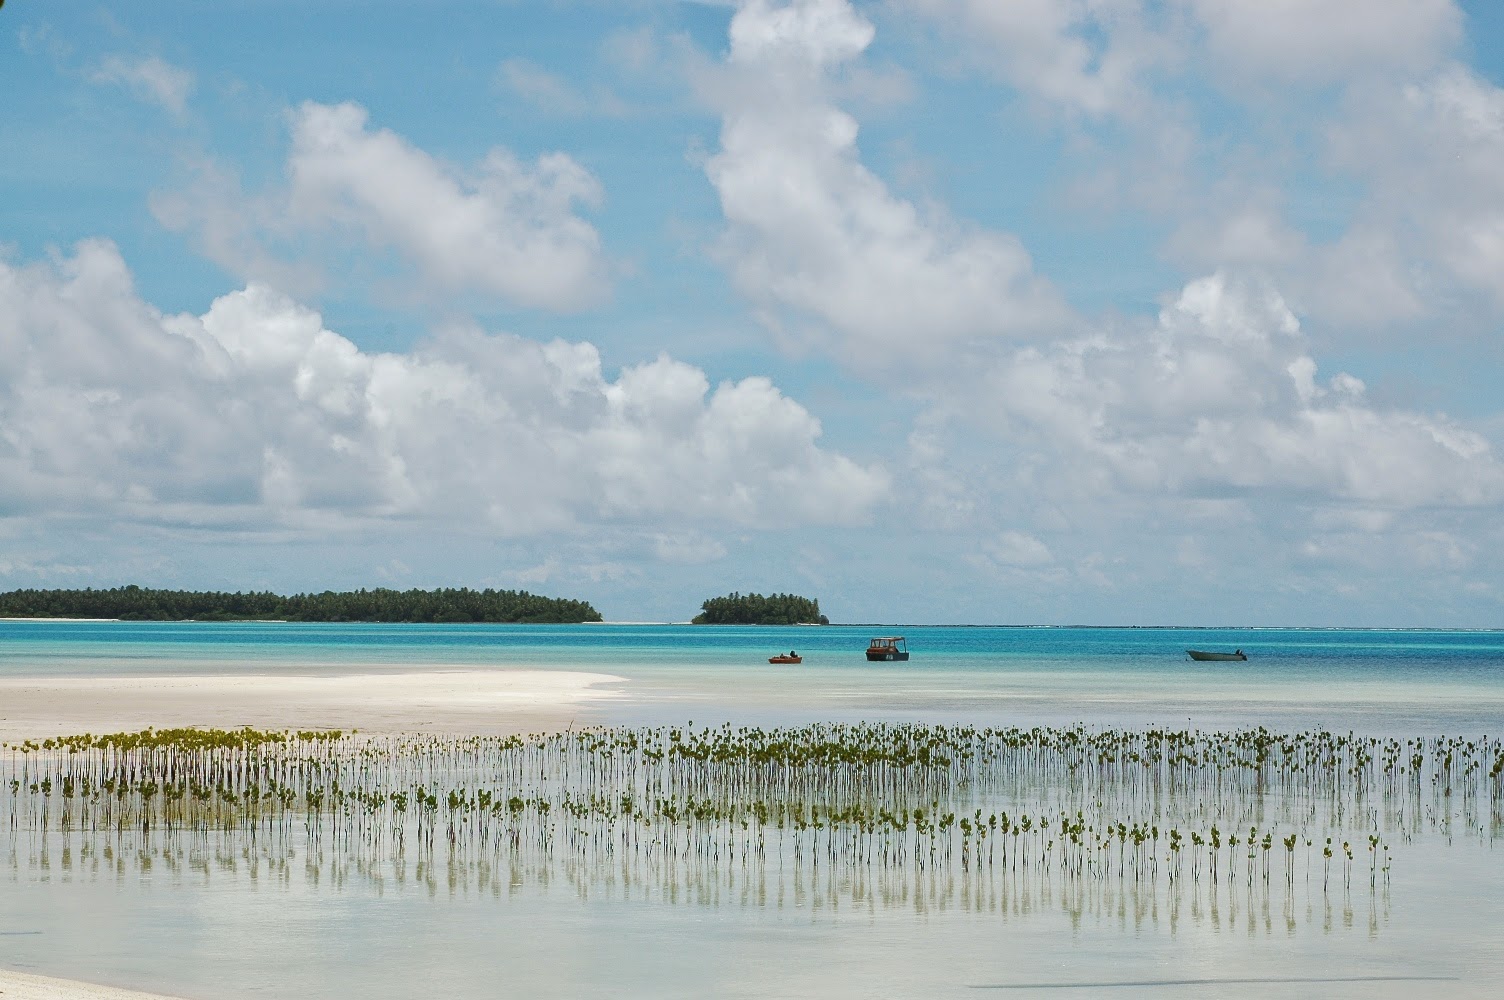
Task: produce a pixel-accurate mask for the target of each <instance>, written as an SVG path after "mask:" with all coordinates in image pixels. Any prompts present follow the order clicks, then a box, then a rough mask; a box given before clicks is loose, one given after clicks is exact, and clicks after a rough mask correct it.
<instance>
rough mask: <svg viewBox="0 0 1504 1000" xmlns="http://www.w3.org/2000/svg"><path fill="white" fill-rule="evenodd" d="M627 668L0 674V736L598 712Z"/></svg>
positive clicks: (462, 724) (442, 723)
mask: <svg viewBox="0 0 1504 1000" xmlns="http://www.w3.org/2000/svg"><path fill="white" fill-rule="evenodd" d="M622 683H624V681H623V678H620V677H615V676H612V675H610V674H595V673H587V672H583V671H555V670H442V669H430V670H425V671H423V672H421V673H416V672H408V673H373V674H347V675H341V676H288V675H277V674H253V675H236V676H225V675H222V674H221V675H212V674H202V675H193V674H173V675H167V676H161V675H158V676H152V675H143V676H136V677H55V678H48V677H36V676H32V677H13V678H0V742H3V743H18V742H20V741H22V740H26V739H43V738H46V737H49V736H61V735H68V734H74V733H86V732H87V733H111V732H122V731H131V730H137V729H145V728H146V727H148V726H152V727H155V728H158V729H164V728H171V727H178V726H198V727H214V728H220V729H231V728H238V727H240V726H254V727H255V728H257V729H342V730H346V731H348V730H351V729H356V730H359V731H360V732H362V733H373V734H374V733H398V732H401V733H472V734H476V735H492V734H509V733H523V732H534V731H540V730H546V729H563V728H565V727H567V726H569V725H570V724H571V723H574V724H576V725H588V724H591V723H592V722H594V721H596V716H595V710H594V706H596V705H598V704H600V703H603V702H606V701H610V700H613V699H616V698H620V697H621V696H622V694H621V690H620V685H621V684H622Z"/></svg>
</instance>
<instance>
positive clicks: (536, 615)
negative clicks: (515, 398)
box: [0, 585, 601, 625]
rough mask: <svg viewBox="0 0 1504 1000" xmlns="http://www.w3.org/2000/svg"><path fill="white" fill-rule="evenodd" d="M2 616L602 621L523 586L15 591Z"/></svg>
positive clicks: (0, 609) (582, 605)
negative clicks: (283, 591)
mask: <svg viewBox="0 0 1504 1000" xmlns="http://www.w3.org/2000/svg"><path fill="white" fill-rule="evenodd" d="M0 617H4V618H118V619H120V620H122V621H255V620H281V621H296V622H393V623H397V622H402V623H409V622H411V623H424V622H430V623H432V622H492V623H498V624H554V625H565V624H574V623H577V622H598V621H600V620H601V615H600V612H599V611H596V610H595V608H593V607H591V606H590V605H589V604H588V603H587V602H585V601H572V600H567V599H563V598H556V597H540V596H538V595H536V594H530V593H528V592H527V591H525V590H491V589H486V590H471V589H470V588H468V587H460V588H458V589H453V588H444V589H439V590H387V589H383V588H378V589H375V590H354V591H345V592H335V591H328V590H326V591H324V592H323V593H321V594H295V595H293V596H292V597H283V596H281V595H279V594H273V593H271V592H269V591H268V592H260V593H258V592H250V593H244V594H242V593H240V592H239V591H237V592H235V593H233V594H227V593H221V592H218V591H191V590H153V589H150V588H146V587H138V586H135V585H131V586H128V587H113V588H110V589H107V590H94V589H92V588H89V589H85V590H12V591H10V592H8V593H3V594H0Z"/></svg>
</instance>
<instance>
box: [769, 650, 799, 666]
mask: <svg viewBox="0 0 1504 1000" xmlns="http://www.w3.org/2000/svg"><path fill="white" fill-rule="evenodd" d="M768 662H769V663H803V662H804V657H802V656H800V655H799V654H798V653H796V652H794V651H793V650H792V649H791V650H789V651H788V652H787V653H779V654H778V655H777V656H770V657H768Z"/></svg>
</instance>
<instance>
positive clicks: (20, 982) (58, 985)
mask: <svg viewBox="0 0 1504 1000" xmlns="http://www.w3.org/2000/svg"><path fill="white" fill-rule="evenodd" d="M0 997H4V998H5V1000H173V998H171V997H166V996H164V995H162V994H159V993H140V992H137V991H136V990H122V989H116V988H115V987H113V986H96V985H95V984H93V983H81V982H78V981H76V980H73V979H53V978H51V977H50V976H36V975H32V974H31V973H27V972H12V971H10V970H8V969H0Z"/></svg>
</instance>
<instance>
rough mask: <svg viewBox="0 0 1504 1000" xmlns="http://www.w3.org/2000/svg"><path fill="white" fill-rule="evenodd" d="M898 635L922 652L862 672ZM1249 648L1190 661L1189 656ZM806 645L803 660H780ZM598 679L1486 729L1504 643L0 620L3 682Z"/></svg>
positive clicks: (1272, 633)
mask: <svg viewBox="0 0 1504 1000" xmlns="http://www.w3.org/2000/svg"><path fill="white" fill-rule="evenodd" d="M897 631H903V632H904V633H905V634H906V635H907V638H908V640H909V648H910V650H911V651H912V659H911V660H910V661H909V662H907V663H868V662H867V661H866V659H865V658H864V657H863V655H862V650H863V649H864V648H865V647H866V644H867V640H868V638H869V637H870V636H872V635H879V634H891V633H893V632H897ZM1188 647H1189V648H1208V649H1220V650H1232V649H1238V648H1241V649H1243V650H1245V651H1246V652H1247V653H1248V654H1249V657H1250V658H1249V661H1248V662H1247V663H1194V662H1191V661H1190V660H1189V659H1188V657H1187V656H1186V654H1185V650H1186V649H1187V648H1188ZM788 649H796V650H798V651H799V652H800V653H801V654H802V655H803V656H804V663H803V664H801V665H798V666H776V665H772V664H769V663H767V657H768V656H770V655H772V654H774V653H778V652H781V651H785V650H788ZM414 667H439V668H465V669H491V668H496V669H507V668H516V667H529V668H538V669H556V670H584V671H590V672H596V673H608V674H614V675H617V676H620V677H623V678H625V679H626V683H625V684H624V685H622V686H621V689H620V690H621V693H623V694H624V695H625V697H622V698H614V699H612V700H611V701H609V702H603V703H601V704H600V705H598V706H597V707H596V709H595V712H594V714H589V715H587V716H586V717H584V718H582V721H583V722H613V723H640V722H664V723H673V722H679V723H682V722H684V721H686V720H687V719H690V718H693V719H695V721H697V722H702V723H710V722H714V723H719V722H725V721H731V722H736V723H738V724H739V723H746V722H758V723H770V722H771V723H793V722H801V721H814V720H820V719H839V720H843V721H855V720H860V719H925V720H931V721H966V722H975V723H979V724H1008V725H1033V724H1036V723H1038V724H1068V723H1073V722H1079V721H1084V722H1089V723H1093V724H1097V725H1145V724H1161V725H1185V724H1187V722H1189V724H1191V725H1196V726H1203V727H1236V726H1246V725H1267V726H1270V727H1271V728H1281V729H1304V728H1313V727H1325V728H1327V729H1331V730H1334V731H1344V732H1345V731H1347V730H1349V729H1352V730H1355V731H1357V732H1366V733H1376V734H1384V733H1407V734H1423V733H1429V734H1435V733H1439V732H1446V733H1449V734H1462V733H1472V734H1484V733H1488V732H1489V731H1490V728H1491V727H1492V730H1493V731H1494V732H1498V731H1499V729H1500V728H1501V726H1500V722H1501V720H1504V632H1497V631H1487V632H1481V631H1464V632H1455V631H1401V630H1395V631H1377V630H1358V631H1352V630H1313V629H1292V630H1278V629H1132V628H987V627H976V628H957V627H917V628H916V627H908V628H904V629H895V628H892V627H875V628H869V627H840V626H836V627H823V628H822V627H785V628H757V627H710V626H686V625H661V626H660V625H560V626H549V625H542V626H506V625H379V624H324V623H317V624H303V623H257V622H252V623H234V624H223V623H154V622H27V621H0V677H4V676H12V677H18V676H30V675H39V674H44V675H50V676H101V675H111V674H114V675H133V674H192V673H235V672H245V673H302V674H306V673H321V674H342V673H360V672H380V671H398V670H401V671H406V670H410V669H412V668H414Z"/></svg>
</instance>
